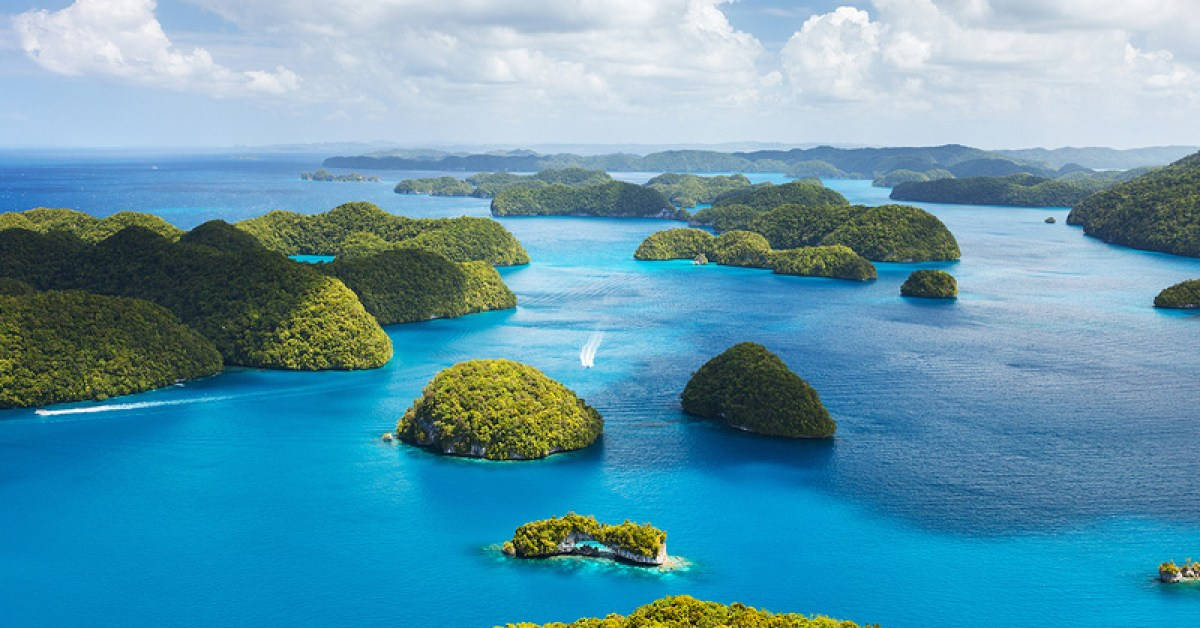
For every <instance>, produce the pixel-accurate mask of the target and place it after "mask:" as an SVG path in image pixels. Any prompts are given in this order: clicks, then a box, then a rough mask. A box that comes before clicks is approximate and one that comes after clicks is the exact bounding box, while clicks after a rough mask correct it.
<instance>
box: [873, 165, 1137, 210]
mask: <svg viewBox="0 0 1200 628" xmlns="http://www.w3.org/2000/svg"><path fill="white" fill-rule="evenodd" d="M1115 183H1116V180H1115V179H1114V178H1113V177H1111V176H1107V175H1105V176H1094V177H1084V176H1072V177H1067V178H1062V179H1051V178H1047V177H1039V176H1036V175H1032V174H1025V173H1021V174H1013V175H1008V176H1004V177H968V178H965V179H935V180H926V181H909V182H906V183H899V184H897V185H896V186H895V187H894V188H892V193H891V196H890V198H892V199H894V200H898V201H922V202H926V203H956V204H960V205H1007V206H1011V207H1070V206H1072V205H1074V204H1076V203H1078V202H1080V201H1082V200H1083V199H1085V198H1087V197H1088V196H1090V195H1091V194H1093V193H1095V192H1097V191H1098V190H1102V189H1104V188H1107V187H1110V186H1112V185H1114V184H1115Z"/></svg>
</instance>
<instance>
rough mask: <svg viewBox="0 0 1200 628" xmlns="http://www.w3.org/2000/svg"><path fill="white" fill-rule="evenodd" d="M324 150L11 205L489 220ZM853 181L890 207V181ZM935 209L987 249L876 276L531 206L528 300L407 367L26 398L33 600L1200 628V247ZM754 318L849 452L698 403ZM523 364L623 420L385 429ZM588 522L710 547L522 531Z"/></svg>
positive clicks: (78, 187) (88, 162)
mask: <svg viewBox="0 0 1200 628" xmlns="http://www.w3.org/2000/svg"><path fill="white" fill-rule="evenodd" d="M316 163H317V161H316V159H315V157H312V156H297V157H286V158H285V157H270V156H267V157H263V158H260V159H255V160H245V159H237V160H234V159H228V158H223V157H220V156H209V157H204V158H197V157H172V156H164V155H156V156H142V157H125V158H121V159H115V158H104V159H100V158H89V159H80V160H73V161H72V160H67V159H64V158H61V157H52V158H51V157H48V158H46V159H44V160H42V161H39V162H36V163H33V164H30V163H28V162H27V161H22V160H20V159H18V158H14V157H9V158H4V159H0V208H3V209H26V208H28V207H32V206H37V205H50V206H67V207H76V208H78V209H82V210H85V211H89V212H92V213H95V214H96V215H106V214H109V213H112V212H115V211H118V210H121V209H134V210H141V211H151V212H155V213H158V214H160V215H162V216H163V217H165V218H167V219H168V220H170V221H172V222H174V223H175V224H177V225H179V226H181V227H185V228H187V227H191V226H194V225H196V224H198V223H199V222H202V221H203V220H207V219H210V218H215V217H223V218H227V219H230V220H237V219H241V218H244V217H248V216H253V215H257V214H259V213H262V212H265V211H267V210H269V209H272V208H276V207H280V208H285V209H293V210H297V211H304V212H315V211H322V210H326V209H329V208H330V207H333V206H334V205H336V204H338V203H340V202H344V201H349V200H370V201H373V202H375V203H378V204H379V205H380V206H381V207H384V208H385V209H387V210H389V211H392V212H394V213H398V214H404V215H410V216H454V215H463V214H468V215H479V216H483V215H487V201H485V200H479V199H470V198H466V199H464V198H429V197H419V196H399V195H395V194H393V193H392V192H391V186H392V185H393V184H394V182H395V181H396V180H398V179H399V178H402V177H407V176H420V175H421V174H425V173H384V178H385V182H383V183H378V184H374V183H319V182H302V181H299V180H297V177H296V176H297V174H298V173H299V172H300V171H301V170H311V169H313V168H314V167H315V166H316ZM152 165H153V166H157V167H158V168H157V169H151V168H150V166H152ZM621 176H622V177H623V178H627V179H630V180H644V179H645V178H648V177H649V176H651V175H650V174H638V173H629V174H623V175H621ZM764 178H771V177H764V176H758V177H756V180H762V179H764ZM775 179H776V180H781V179H779V178H778V177H775ZM827 184H828V185H829V186H830V187H833V188H835V189H837V190H839V191H841V192H842V193H844V194H846V196H847V197H849V198H850V199H851V200H852V201H855V202H863V203H869V204H877V203H883V202H886V194H887V190H881V189H877V188H872V187H870V185H869V182H865V181H828V182H827ZM923 206H924V207H926V208H927V209H929V210H930V211H932V212H934V213H935V214H937V215H938V216H939V217H940V218H942V220H943V221H945V222H946V224H947V225H948V226H949V227H950V228H951V230H952V231H953V232H954V233H955V235H956V236H957V237H958V240H959V243H960V245H961V247H962V251H963V257H962V260H961V261H959V262H957V263H945V264H923V265H909V264H878V267H879V280H878V281H876V282H872V283H866V284H858V283H851V282H842V281H835V280H827V279H815V278H798V277H780V276H776V275H772V274H770V273H769V272H767V271H760V270H750V269H738V268H724V267H718V266H712V265H710V266H705V267H697V266H693V265H691V264H690V263H688V262H635V261H634V260H633V259H632V252H633V250H634V249H635V248H636V246H637V244H638V243H639V242H640V241H641V239H642V238H643V237H645V236H646V235H647V234H649V233H650V232H653V231H655V230H658V229H663V228H668V227H674V226H679V225H678V223H671V222H667V221H656V220H615V219H586V218H508V219H503V220H502V222H503V223H504V224H505V226H506V227H508V228H509V229H510V230H511V231H512V232H513V233H514V234H516V235H517V237H518V238H520V240H521V241H522V242H523V243H524V244H525V246H526V248H527V249H528V250H529V253H530V256H531V257H532V259H533V262H532V263H531V264H530V265H528V266H525V267H516V268H506V269H502V270H501V272H502V274H503V275H504V278H505V280H506V281H507V282H508V284H509V285H510V286H511V287H512V288H513V290H514V291H515V292H516V293H517V295H518V297H519V300H520V305H519V306H518V308H517V309H516V310H512V311H505V312H493V313H487V314H479V315H473V316H467V317H464V318H460V319H454V320H439V321H432V322H428V323H420V324H409V325H397V326H392V327H389V328H388V332H389V333H390V335H391V337H392V340H393V343H394V345H395V349H396V354H395V358H394V359H393V360H392V361H391V362H390V363H389V364H388V365H387V366H385V367H384V368H382V369H378V370H374V371H360V372H348V373H347V372H327V373H293V372H274V371H264V370H251V369H232V370H230V371H228V372H226V373H224V374H222V375H219V376H215V377H212V378H208V379H205V380H201V381H196V382H191V383H188V384H186V385H183V386H177V387H172V388H168V389H164V390H159V391H154V392H149V393H145V394H140V395H133V396H129V397H124V398H120V399H113V400H109V401H106V402H103V403H81V404H67V405H61V406H53V407H49V408H42V409H38V411H34V410H19V411H5V412H0V503H3V504H4V507H3V509H0V583H3V585H2V586H0V616H2V617H4V618H5V619H4V621H3V622H2V623H4V624H5V625H13V626H28V625H47V626H67V625H72V626H74V625H123V626H144V625H145V626H148V625H186V626H205V625H228V626H253V625H264V624H267V625H283V624H286V625H294V626H327V625H362V626H375V625H378V626H398V625H399V626H488V625H492V624H494V623H498V622H505V621H515V620H535V621H550V620H569V619H573V618H575V617H579V616H583V615H603V614H605V613H608V612H612V611H618V612H625V611H628V610H630V609H632V608H633V607H635V606H637V605H640V604H642V603H645V602H648V601H650V600H653V599H655V598H658V597H661V596H663V595H669V594H680V593H687V594H691V595H694V596H697V597H700V598H704V599H712V600H718V601H723V602H730V601H734V600H738V601H742V602H745V603H748V604H752V605H756V606H762V607H766V608H770V609H774V610H791V611H802V612H810V613H818V612H819V613H826V614H830V615H833V616H837V617H844V618H848V619H853V620H856V621H859V622H878V623H881V624H883V625H885V626H892V627H904V626H912V627H917V626H921V627H925V626H947V627H949V626H964V625H970V626H997V627H999V626H1030V625H1042V624H1061V625H1079V626H1140V625H1150V624H1156V623H1162V622H1179V621H1184V620H1190V619H1192V618H1194V617H1195V615H1196V613H1197V611H1198V610H1200V588H1196V587H1186V586H1180V587H1165V586H1162V585H1160V584H1158V583H1157V582H1155V580H1154V576H1155V567H1156V566H1157V564H1158V562H1159V561H1161V560H1164V559H1167V558H1172V557H1174V558H1175V559H1176V560H1179V559H1183V558H1185V557H1187V556H1200V512H1198V511H1197V510H1196V509H1195V505H1196V503H1197V500H1198V499H1200V476H1198V475H1197V474H1195V473H1194V472H1193V462H1194V458H1195V445H1196V443H1197V442H1200V412H1198V410H1197V404H1196V401H1197V396H1198V392H1200V388H1198V386H1197V377H1198V376H1200V353H1198V352H1197V350H1196V347H1197V341H1198V339H1200V318H1198V317H1197V316H1195V315H1189V314H1187V313H1178V312H1164V311H1158V310H1155V309H1153V308H1152V307H1150V304H1151V301H1152V299H1153V297H1154V295H1155V293H1156V292H1157V291H1158V290H1159V289H1161V288H1162V287H1165V286H1167V285H1170V284H1172V283H1175V282H1177V281H1179V280H1182V279H1185V278H1190V277H1200V260H1193V259H1183V258H1176V257H1171V256H1166V255H1160V254H1154V253H1146V252H1141V251H1135V250H1130V249H1124V248H1120V247H1115V246H1110V245H1107V244H1104V243H1102V242H1099V241H1096V240H1093V239H1090V238H1087V237H1085V236H1084V235H1083V234H1082V232H1081V231H1080V230H1079V229H1077V228H1074V227H1069V226H1066V225H1064V224H1062V223H1063V219H1064V218H1065V216H1066V210H1065V209H1061V208H1051V209H1046V208H1042V209H1015V208H989V207H966V206H954V205H923ZM1048 215H1053V216H1055V217H1057V218H1058V219H1059V223H1058V224H1056V225H1048V224H1045V223H1043V222H1042V221H1043V219H1044V218H1045V217H1046V216H1048ZM919 267H936V268H944V269H946V270H949V271H950V272H952V273H954V274H955V275H956V276H957V278H958V280H959V285H960V289H961V296H960V298H959V299H958V300H957V301H956V302H953V303H928V302H924V301H915V300H906V299H902V298H901V297H900V296H899V285H900V283H901V282H902V281H903V280H904V278H905V277H906V276H907V274H908V273H909V272H910V271H911V270H913V269H914V268H919ZM597 334H599V335H598V336H597ZM595 337H599V338H600V344H599V347H598V349H597V351H596V354H595V366H594V368H583V366H582V365H581V361H580V350H581V347H583V346H584V345H585V344H586V343H587V342H588V340H589V338H595ZM743 340H753V341H757V342H761V343H763V344H765V345H767V346H768V347H770V348H771V349H772V350H774V351H776V352H777V353H779V354H780V355H781V356H782V357H783V358H784V360H785V361H787V362H788V364H789V365H791V366H792V368H793V369H795V370H796V371H797V372H799V373H800V374H801V375H802V376H804V377H805V378H807V379H808V380H809V381H810V382H811V383H812V384H813V385H814V386H815V387H816V388H817V390H818V391H820V394H821V397H822V399H823V400H824V402H825V404H826V405H827V407H828V408H829V410H830V411H831V413H832V414H833V415H834V416H835V418H836V419H837V421H838V423H839V428H840V429H839V430H838V435H837V438H836V439H835V440H834V441H832V442H784V441H779V440H772V439H768V438H761V437H756V436H753V435H748V434H744V433H740V432H736V431H733V430H729V429H725V428H722V427H721V426H719V425H714V424H712V423H708V422H703V421H697V420H693V419H690V418H688V417H686V416H684V415H682V414H681V413H680V411H679V408H678V394H679V392H680V390H681V389H682V388H683V386H684V384H685V382H686V381H687V378H688V376H689V375H690V373H691V372H692V371H693V370H695V369H696V368H697V367H698V366H699V365H700V364H702V363H703V362H704V361H705V360H706V359H707V358H708V357H710V356H712V355H714V354H715V353H717V352H719V351H721V350H723V349H724V348H726V347H727V346H729V345H731V344H733V343H736V342H739V341H743ZM501 357H502V358H512V359H517V360H521V361H524V362H527V363H530V364H532V365H534V366H537V367H538V368H541V369H543V370H544V371H546V372H547V373H548V374H549V375H551V376H552V377H555V378H557V379H559V380H561V381H562V382H564V383H565V384H566V385H568V386H570V387H571V388H572V389H574V390H576V391H578V392H579V393H580V394H581V395H582V396H584V397H585V398H586V399H587V400H588V401H589V402H590V403H591V404H593V405H594V406H596V407H597V408H598V409H599V410H600V411H601V413H603V415H604V417H605V420H606V426H605V435H604V438H603V441H602V443H601V444H599V445H598V446H596V447H593V448H591V449H589V450H586V451H583V452H579V453H573V454H567V455H560V456H555V457H553V458H550V459H548V460H545V461H539V462H528V463H486V462H478V461H468V460H461V459H450V458H444V457H439V456H436V455H432V454H430V453H427V452H425V451H422V450H418V449H413V448H410V447H406V446H402V445H401V446H394V445H388V444H385V443H382V442H380V441H379V435H380V433H382V432H384V431H387V430H389V429H391V428H392V427H393V425H394V423H395V420H396V419H397V417H399V415H400V414H401V413H403V411H404V410H405V408H406V407H407V406H408V405H409V404H410V403H411V401H412V400H413V399H414V398H415V397H417V396H418V395H419V394H420V391H421V388H422V386H423V385H424V383H425V382H426V381H428V380H429V378H431V377H432V376H433V375H434V374H435V373H436V372H437V371H438V370H439V369H442V368H445V367H447V366H449V365H451V364H454V363H455V362H458V361H461V360H466V359H471V358H501ZM572 510H573V511H576V512H581V513H590V514H595V515H596V516H597V517H599V518H600V519H603V520H618V521H619V520H621V519H623V518H630V519H634V520H637V521H650V522H653V523H654V524H655V525H657V526H659V527H661V528H663V529H665V530H667V531H668V533H669V537H668V545H669V548H670V550H671V553H672V554H677V555H680V556H683V557H685V558H686V559H687V560H688V561H689V563H690V564H689V566H688V567H687V568H686V569H683V570H679V571H674V572H670V573H658V572H648V571H643V570H639V569H638V568H633V567H625V566H618V565H614V564H610V563H599V562H587V561H580V560H551V561H540V562H518V561H514V560H509V559H506V558H505V557H503V556H502V555H500V553H499V552H498V551H497V550H496V545H497V544H498V543H500V542H502V541H504V540H505V539H506V538H508V536H510V535H511V533H512V530H513V529H514V528H515V527H516V526H517V525H519V524H521V523H523V522H525V521H528V520H531V519H539V518H543V517H547V516H551V515H558V514H562V513H565V512H567V511H572Z"/></svg>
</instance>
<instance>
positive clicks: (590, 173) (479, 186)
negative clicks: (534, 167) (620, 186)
mask: <svg viewBox="0 0 1200 628" xmlns="http://www.w3.org/2000/svg"><path fill="white" fill-rule="evenodd" d="M612 180H613V178H612V177H610V176H609V175H608V173H607V172H605V171H603V170H588V169H585V168H545V169H543V170H539V171H537V172H536V173H534V174H529V175H521V174H513V173H511V172H480V173H478V174H473V175H471V176H469V177H467V183H470V184H471V185H474V186H475V190H474V191H473V192H472V193H471V196H477V197H479V198H492V197H494V196H496V194H497V193H499V192H500V190H502V189H504V188H506V187H511V186H524V187H545V186H547V185H551V184H555V183H557V184H561V185H565V186H568V187H588V186H592V185H600V184H602V183H608V182H610V181H612Z"/></svg>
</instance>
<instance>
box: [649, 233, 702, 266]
mask: <svg viewBox="0 0 1200 628" xmlns="http://www.w3.org/2000/svg"><path fill="white" fill-rule="evenodd" d="M713 239H714V238H713V235H712V234H711V233H709V232H707V231H704V230H703V229H667V230H665V231H655V232H654V233H652V234H650V235H649V236H648V237H647V238H646V239H645V240H643V241H642V243H641V244H640V245H639V246H638V248H637V251H635V252H634V254H633V258H634V259H639V260H666V259H695V258H696V256H697V255H707V254H708V251H709V248H710V247H711V246H712V243H713Z"/></svg>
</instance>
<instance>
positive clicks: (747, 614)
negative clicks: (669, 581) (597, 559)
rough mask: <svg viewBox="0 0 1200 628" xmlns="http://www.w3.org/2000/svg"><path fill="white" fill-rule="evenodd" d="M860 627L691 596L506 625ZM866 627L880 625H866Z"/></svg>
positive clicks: (508, 627)
mask: <svg viewBox="0 0 1200 628" xmlns="http://www.w3.org/2000/svg"><path fill="white" fill-rule="evenodd" d="M660 626H661V627H663V628H667V627H670V628H684V627H702V628H716V627H724V626H733V627H735V628H751V627H762V628H859V626H858V624H856V623H854V622H852V621H847V620H842V619H832V618H830V617H825V616H823V615H817V616H812V617H810V616H808V615H801V614H799V613H772V612H770V611H765V610H759V609H756V608H754V607H752V606H746V605H745V604H740V603H737V602H734V603H733V604H728V605H726V604H720V603H717V602H705V601H701V600H697V599H696V598H694V597H692V596H690V595H675V596H668V597H664V598H662V599H659V600H655V601H654V602H651V603H649V604H646V605H643V606H639V607H638V608H636V609H634V611H633V612H632V613H630V614H629V615H618V614H616V613H611V614H609V615H607V616H605V617H604V618H603V619H601V618H598V617H585V618H582V619H578V620H576V621H573V622H571V623H569V624H562V623H558V622H554V623H549V624H545V626H542V627H539V626H538V625H537V624H531V623H527V622H521V623H516V624H506V625H505V628H650V627H660ZM864 628H878V626H874V627H871V626H867V627H864Z"/></svg>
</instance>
